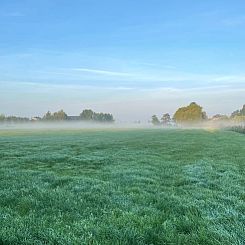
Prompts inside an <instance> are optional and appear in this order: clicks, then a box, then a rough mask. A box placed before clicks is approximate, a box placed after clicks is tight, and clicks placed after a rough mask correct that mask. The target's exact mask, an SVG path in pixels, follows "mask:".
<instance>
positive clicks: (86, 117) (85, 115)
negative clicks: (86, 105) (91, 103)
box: [80, 109, 95, 121]
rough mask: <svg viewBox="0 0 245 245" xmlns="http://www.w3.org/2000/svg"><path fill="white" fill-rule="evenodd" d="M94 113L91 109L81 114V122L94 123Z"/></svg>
mask: <svg viewBox="0 0 245 245" xmlns="http://www.w3.org/2000/svg"><path fill="white" fill-rule="evenodd" d="M94 114H95V113H94V112H93V111H92V110H91V109H85V110H83V111H82V113H80V118H81V120H84V121H92V120H93V119H94Z"/></svg>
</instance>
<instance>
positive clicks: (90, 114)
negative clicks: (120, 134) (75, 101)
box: [80, 109, 114, 122]
mask: <svg viewBox="0 0 245 245" xmlns="http://www.w3.org/2000/svg"><path fill="white" fill-rule="evenodd" d="M80 118H81V120H84V121H95V122H113V121H114V118H113V116H112V114H109V113H102V112H101V113H96V112H94V111H92V110H91V109H85V110H83V111H82V113H81V114H80Z"/></svg>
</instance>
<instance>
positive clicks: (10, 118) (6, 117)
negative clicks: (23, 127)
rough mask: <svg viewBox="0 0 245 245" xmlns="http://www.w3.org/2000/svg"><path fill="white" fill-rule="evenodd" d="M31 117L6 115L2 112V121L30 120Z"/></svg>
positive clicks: (0, 119) (0, 120)
mask: <svg viewBox="0 0 245 245" xmlns="http://www.w3.org/2000/svg"><path fill="white" fill-rule="evenodd" d="M28 121H29V118H27V117H17V116H5V115H4V114H0V122H28Z"/></svg>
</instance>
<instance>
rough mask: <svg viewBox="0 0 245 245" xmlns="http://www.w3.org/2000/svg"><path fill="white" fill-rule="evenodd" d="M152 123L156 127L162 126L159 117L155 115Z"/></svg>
mask: <svg viewBox="0 0 245 245" xmlns="http://www.w3.org/2000/svg"><path fill="white" fill-rule="evenodd" d="M151 123H152V124H153V125H155V126H157V125H160V121H159V119H158V117H157V116H156V115H153V116H152V117H151Z"/></svg>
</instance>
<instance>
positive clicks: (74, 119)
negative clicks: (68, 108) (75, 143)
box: [67, 116, 81, 121]
mask: <svg viewBox="0 0 245 245" xmlns="http://www.w3.org/2000/svg"><path fill="white" fill-rule="evenodd" d="M67 120H69V121H78V120H81V117H80V116H67Z"/></svg>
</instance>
